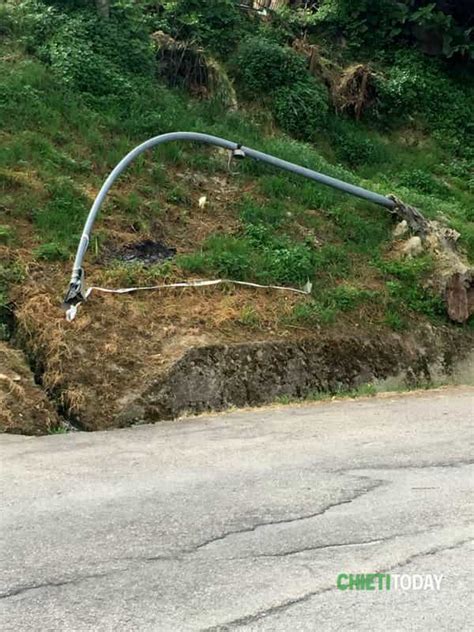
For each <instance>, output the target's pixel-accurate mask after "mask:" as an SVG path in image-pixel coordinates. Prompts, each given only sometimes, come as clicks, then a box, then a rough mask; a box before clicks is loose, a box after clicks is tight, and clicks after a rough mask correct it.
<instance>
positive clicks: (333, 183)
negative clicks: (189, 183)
mask: <svg viewBox="0 0 474 632" xmlns="http://www.w3.org/2000/svg"><path fill="white" fill-rule="evenodd" d="M181 140H186V141H195V142H200V143H205V144H208V145H215V146H216V147H223V148H224V149H228V150H229V151H231V152H232V153H233V155H234V156H235V157H236V158H245V157H249V158H253V159H254V160H261V161H262V162H266V163H267V164H269V165H273V166H274V167H278V168H279V169H284V170H285V171H289V172H291V173H296V174H298V175H300V176H303V177H305V178H309V179H310V180H315V181H316V182H319V183H321V184H324V185H326V186H330V187H333V188H334V189H338V190H339V191H343V192H345V193H349V194H351V195H355V196H357V197H359V198H363V199H364V200H368V201H369V202H374V203H375V204H379V205H381V206H385V207H386V208H389V209H393V208H394V206H395V202H394V201H393V200H391V199H390V198H388V197H385V196H383V195H379V194H378V193H374V192H372V191H368V190H367V189H363V188H362V187H358V186H354V185H353V184H348V183H347V182H343V181H342V180H338V179H337V178H331V177H330V176H326V175H324V174H323V173H318V172H317V171H313V170H312V169H307V168H306V167H301V166H300V165H296V164H294V163H292V162H287V161H286V160H281V159H280V158H276V157H275V156H271V155H269V154H264V153H262V152H261V151H257V150H255V149H251V148H250V147H243V146H242V145H240V144H238V143H234V142H232V141H230V140H226V139H225V138H219V137H218V136H210V135H209V134H199V133H197V132H172V133H169V134H161V135H160V136H155V137H154V138H150V139H149V140H147V141H145V142H144V143H142V144H141V145H138V146H137V147H135V149H132V151H131V152H129V153H128V154H127V155H126V156H125V157H124V158H122V160H121V161H120V162H119V163H118V165H117V166H116V167H115V168H114V169H113V170H112V171H111V172H110V174H109V176H108V177H107V179H106V180H105V182H104V184H103V185H102V187H101V189H100V191H99V193H98V194H97V197H96V198H95V200H94V203H93V205H92V207H91V210H90V211H89V215H88V216H87V220H86V223H85V225H84V229H83V232H82V236H81V239H80V242H79V246H78V248H77V252H76V258H75V260H74V265H73V269H72V274H71V281H70V284H69V288H68V291H67V294H66V297H65V299H64V306H65V307H71V306H72V305H77V304H78V303H81V302H83V301H84V300H85V296H84V288H83V282H84V269H83V265H82V264H83V261H84V257H85V254H86V251H87V248H88V247H89V242H90V237H91V233H92V228H93V226H94V222H95V220H96V218H97V215H98V213H99V210H100V208H101V206H102V204H103V202H104V200H105V197H106V195H107V193H108V192H109V190H110V188H111V186H112V184H113V183H114V182H115V180H116V179H117V178H118V177H119V175H120V174H121V173H122V171H124V170H125V169H126V168H127V167H128V165H129V164H130V163H131V162H132V161H133V160H134V159H135V158H136V157H137V156H139V155H140V154H141V153H143V152H144V151H146V150H147V149H151V148H152V147H157V146H158V145H162V144H163V143H170V142H173V141H181Z"/></svg>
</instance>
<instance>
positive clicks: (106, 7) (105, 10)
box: [95, 0, 110, 19]
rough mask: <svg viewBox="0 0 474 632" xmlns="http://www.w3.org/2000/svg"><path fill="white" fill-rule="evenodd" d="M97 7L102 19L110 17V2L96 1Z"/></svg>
mask: <svg viewBox="0 0 474 632" xmlns="http://www.w3.org/2000/svg"><path fill="white" fill-rule="evenodd" d="M95 5H96V7H97V13H98V14H99V15H100V17H102V18H105V19H108V17H109V15H110V0H95Z"/></svg>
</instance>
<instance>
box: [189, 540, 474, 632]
mask: <svg viewBox="0 0 474 632" xmlns="http://www.w3.org/2000/svg"><path fill="white" fill-rule="evenodd" d="M473 541H474V539H473V538H467V539H464V540H460V541H458V542H455V543H454V544H451V545H449V546H437V547H433V548H432V549H428V550H427V551H422V552H420V553H414V554H413V555H410V556H409V557H407V558H406V559H405V560H403V561H402V562H398V563H396V564H393V565H392V566H389V567H388V568H384V569H380V570H378V571H374V573H389V572H390V571H393V570H395V569H398V568H403V567H405V566H408V565H409V564H411V563H412V562H413V561H414V560H417V559H420V558H422V557H429V556H433V555H437V554H438V553H443V552H444V551H452V550H454V549H457V548H460V547H462V546H464V545H465V544H468V543H470V542H473ZM333 590H337V587H336V585H335V583H334V584H332V585H331V586H325V587H323V588H320V589H318V590H313V591H310V592H307V593H304V594H303V595H301V596H300V597H295V598H294V599H286V600H285V601H282V602H281V603H278V604H276V605H274V606H271V607H270V608H265V609H262V610H258V611H257V612H255V613H253V614H249V615H245V616H243V617H239V618H237V619H232V620H231V621H226V622H225V623H220V624H217V625H215V626H211V627H208V628H204V629H201V630H200V632H225V631H226V630H231V629H233V628H238V627H242V626H244V625H248V624H250V623H255V622H256V621H259V620H261V619H266V618H268V617H272V616H274V615H276V614H278V613H280V612H283V611H285V610H288V609H289V608H292V607H293V606H296V605H298V604H301V603H305V602H306V601H309V600H310V599H312V598H313V597H317V596H319V595H322V594H324V593H327V592H331V591H333Z"/></svg>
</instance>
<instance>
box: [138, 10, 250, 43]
mask: <svg viewBox="0 0 474 632" xmlns="http://www.w3.org/2000/svg"><path fill="white" fill-rule="evenodd" d="M149 4H151V5H152V7H151V9H152V11H150V18H149V22H150V24H151V26H152V28H153V29H154V30H157V29H159V30H163V31H165V32H166V33H170V34H171V35H172V36H173V37H176V38H177V39H179V40H184V41H188V42H189V41H192V42H194V43H196V44H198V45H201V46H204V47H205V48H207V49H208V50H210V51H211V52H213V53H217V54H219V55H227V54H228V53H229V52H230V51H232V50H233V49H234V48H235V46H236V44H237V42H238V41H239V40H240V39H241V38H242V36H243V34H244V32H245V30H247V29H248V28H249V25H247V24H246V23H245V19H244V15H243V13H242V12H241V11H239V7H238V3H237V2H234V0H212V2H210V1H209V0H161V1H160V2H159V3H149ZM153 4H154V5H155V6H154V7H153ZM157 4H158V5H159V10H158V11H156V5H157ZM153 9H155V11H153Z"/></svg>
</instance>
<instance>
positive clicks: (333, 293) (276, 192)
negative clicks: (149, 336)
mask: <svg viewBox="0 0 474 632" xmlns="http://www.w3.org/2000/svg"><path fill="white" fill-rule="evenodd" d="M0 56H1V61H0V77H1V79H0V96H1V99H0V100H1V102H2V105H1V109H0V120H1V126H2V128H1V131H0V134H1V148H0V186H1V194H2V198H1V207H0V210H1V219H0V225H1V227H0V244H1V243H3V245H4V246H7V248H3V251H2V253H3V263H2V268H1V269H0V293H1V292H3V298H0V306H1V302H2V301H3V304H4V305H5V304H6V303H7V298H6V292H7V285H8V284H9V283H10V282H12V281H13V282H15V281H17V280H19V279H21V277H22V275H24V274H25V271H27V270H31V269H34V270H38V269H40V270H41V274H42V275H45V277H46V278H48V275H51V279H53V278H54V279H55V281H54V283H55V284H56V283H57V281H56V279H57V278H58V270H59V271H61V270H64V282H66V281H67V272H66V271H67V270H68V268H69V265H70V264H69V261H68V260H69V259H70V257H71V256H72V253H73V251H74V247H75V246H76V244H77V239H78V235H79V233H80V229H81V227H82V224H83V221H84V218H85V216H86V214H87V210H88V207H89V205H90V203H91V201H92V199H93V196H94V194H95V193H96V192H97V190H98V187H99V186H100V184H101V182H102V180H103V178H104V177H105V176H106V174H107V173H108V171H109V170H110V169H111V168H112V167H113V166H114V165H115V164H116V162H117V161H118V160H119V159H120V158H121V157H122V156H123V155H124V154H125V153H126V152H127V151H128V150H129V149H130V148H131V147H133V146H134V145H135V144H137V143H138V142H140V141H142V140H144V139H145V138H147V137H149V136H151V135H156V134H159V133H162V132H166V131H171V130H196V131H206V132H210V133H215V134H218V135H221V136H224V137H227V138H229V139H233V140H237V141H240V142H243V143H245V144H247V145H250V146H253V147H255V148H258V149H262V150H264V151H267V152H269V153H272V154H275V155H277V156H279V157H281V158H285V159H287V160H291V161H294V162H298V163H300V164H303V165H306V166H309V167H312V168H315V169H317V170H321V171H323V172H325V173H328V174H330V175H335V176H337V177H340V178H342V179H345V180H348V181H350V182H355V183H358V184H362V185H363V186H366V187H368V188H371V189H373V190H376V191H379V192H382V193H389V192H392V193H396V194H398V195H399V196H400V197H402V198H403V199H404V200H405V201H407V202H409V203H413V204H416V205H417V206H419V207H420V208H421V209H422V210H423V212H424V213H425V214H426V215H427V216H429V217H436V216H438V215H443V216H444V217H445V218H446V219H447V220H448V222H449V223H451V224H452V225H453V226H454V227H456V228H457V229H458V230H460V231H461V233H462V236H463V242H464V243H465V246H466V247H467V248H468V249H469V250H470V251H471V254H472V251H473V248H474V231H473V229H472V223H469V219H470V216H469V213H471V212H472V211H471V210H470V209H471V206H472V197H471V196H470V193H469V189H468V186H467V184H466V179H465V178H464V177H462V175H461V176H455V175H451V176H448V175H446V174H447V172H448V170H447V169H446V165H447V164H448V163H449V161H450V156H449V155H448V154H446V153H445V152H444V151H443V148H442V147H441V146H440V145H439V144H437V143H436V142H435V141H434V140H433V139H431V138H429V137H426V136H425V135H423V134H422V133H420V132H417V131H413V130H410V129H406V130H400V131H399V132H398V133H396V134H395V133H392V134H391V135H390V136H383V135H380V134H379V133H378V132H375V131H373V130H366V129H364V128H363V127H361V126H359V127H357V126H356V127H355V132H354V133H355V135H356V136H357V134H358V135H359V136H360V137H361V136H362V135H364V136H368V137H370V138H372V140H373V141H374V144H375V146H376V147H377V151H376V152H375V155H374V153H373V152H368V153H367V155H365V156H364V155H363V154H362V155H359V154H358V150H357V144H356V147H348V146H347V141H345V142H344V143H343V144H341V145H339V146H338V144H337V143H333V144H329V142H328V139H327V138H324V137H322V138H321V143H320V145H319V146H310V145H307V144H304V143H301V142H297V141H295V140H292V139H289V138H288V137H285V136H283V135H281V134H279V133H278V132H277V131H275V130H274V129H272V126H271V124H269V123H268V122H266V123H265V122H264V123H259V124H258V123H256V122H254V121H251V120H250V116H244V115H240V114H224V113H223V112H221V111H219V110H218V109H217V108H215V107H213V106H208V105H206V104H205V103H199V102H193V101H191V100H189V99H188V98H187V97H185V96H184V95H182V94H179V93H174V92H171V91H169V90H167V89H165V88H163V87H160V86H151V85H145V86H144V89H143V94H141V95H137V96H136V98H135V100H134V101H132V102H129V103H127V104H126V105H124V104H123V102H120V101H118V100H113V99H107V100H101V101H98V100H95V101H93V102H88V101H87V100H86V99H85V97H83V96H80V95H77V94H74V93H71V92H68V91H67V90H66V89H65V88H63V87H62V86H61V85H60V84H59V83H58V82H57V81H56V80H55V79H54V77H53V76H52V74H51V72H50V71H49V70H48V69H47V68H46V67H45V66H43V65H42V64H41V63H40V62H38V61H36V60H34V59H31V58H28V57H27V56H26V55H25V54H24V53H23V52H22V51H21V49H20V48H19V47H16V46H15V45H14V43H12V42H5V43H4V44H3V45H2V47H1V49H0ZM260 118H261V117H260ZM341 125H345V123H344V122H343V121H342V122H341ZM347 126H348V127H350V128H351V131H354V129H353V128H354V124H352V123H347ZM354 156H355V157H354ZM348 165H352V167H351V169H352V170H351V169H350V168H349V166H348ZM234 169H235V174H233V175H229V173H228V169H227V156H226V155H225V154H222V153H219V152H217V151H215V150H209V149H204V148H195V147H192V148H191V147H190V146H178V145H170V146H167V147H165V148H163V149H160V150H158V151H156V152H154V153H153V154H149V155H147V156H144V157H143V158H140V159H139V160H138V161H136V163H135V164H134V165H133V166H132V168H131V169H129V171H128V172H127V174H126V175H125V176H123V177H122V179H121V181H120V183H119V184H118V186H116V188H115V189H114V191H113V193H112V195H111V196H110V198H109V201H108V203H107V205H106V209H105V213H104V214H103V216H102V218H101V221H100V222H99V224H98V226H97V229H96V233H95V239H94V241H93V244H92V248H91V253H90V254H89V258H90V259H89V260H91V259H92V260H95V261H96V262H97V263H100V268H99V267H97V268H95V272H94V275H95V278H94V280H97V281H102V282H104V281H105V282H107V281H108V282H114V283H116V284H117V285H119V284H122V283H125V282H126V283H132V282H141V281H147V282H149V281H150V280H152V279H157V278H163V277H166V278H178V277H182V276H190V275H194V276H214V275H223V276H228V277H232V278H235V279H244V280H254V281H260V282H264V283H282V284H293V285H302V284H304V283H305V281H306V280H307V278H310V279H311V280H312V281H313V282H314V298H313V300H310V301H308V300H303V301H297V302H296V303H295V304H294V305H292V307H291V310H290V311H288V309H286V310H284V313H282V314H280V315H278V316H277V317H276V323H274V326H276V327H279V326H282V327H285V326H287V325H290V326H291V325H295V326H300V325H301V326H304V327H309V328H312V327H314V326H321V325H322V326H325V325H329V324H331V323H334V322H342V321H344V320H349V321H351V322H352V323H356V324H359V323H361V324H362V325H363V326H367V325H368V324H369V323H370V324H373V325H388V326H390V327H392V328H395V329H403V328H404V327H407V326H408V324H409V322H410V321H411V320H412V319H419V318H420V314H421V315H422V316H421V317H423V318H424V317H428V318H430V319H434V320H437V319H442V318H443V317H442V316H441V313H442V307H441V306H440V302H439V300H438V299H436V298H434V297H432V296H431V295H430V294H429V293H428V292H425V291H424V290H423V289H421V286H420V281H421V280H422V279H423V276H424V275H425V274H427V273H428V271H429V268H430V261H429V259H427V258H426V257H421V258H419V259H417V260H414V261H394V259H393V256H392V254H391V252H390V251H391V247H392V242H391V228H392V224H391V220H390V218H389V216H388V214H387V213H386V211H384V210H383V209H380V208H377V207H375V206H371V205H370V204H367V203H365V202H363V201H360V200H356V199H354V198H351V197H349V196H344V195H342V194H339V193H336V192H334V191H332V190H330V189H327V188H324V187H322V186H318V185H316V184H312V183H310V182H305V181H304V180H301V179H298V178H297V177H290V176H288V175H287V174H284V173H277V172H275V171H274V170H271V169H269V168H266V167H264V166H262V165H259V164H256V163H252V162H250V161H246V162H244V163H239V165H234ZM427 174H431V175H427ZM203 193H205V194H206V195H207V196H208V199H209V204H208V206H207V208H206V209H204V210H199V209H198V207H197V199H198V198H199V196H200V195H201V194H203ZM146 235H150V236H152V237H158V238H165V240H166V241H167V242H168V245H171V246H176V247H177V248H178V257H177V259H176V262H175V263H173V264H171V265H166V266H162V267H159V268H158V267H154V268H151V269H143V268H140V267H139V266H138V267H132V268H130V267H127V268H124V267H123V266H120V265H117V264H114V263H110V262H109V263H107V261H104V259H103V257H104V253H105V252H107V251H108V250H109V249H110V248H111V247H112V246H117V245H120V244H121V243H124V242H127V241H133V240H135V239H137V238H138V237H142V236H146ZM58 262H59V263H58ZM61 262H62V263H61ZM51 283H53V281H51ZM2 288H3V289H2ZM61 289H62V288H61ZM58 291H60V289H59V288H58V287H56V286H55V292H58ZM0 296H1V294H0ZM0 309H1V307H0ZM3 313H4V314H5V308H4V310H3ZM262 318H263V320H264V316H263V317H262V315H261V314H260V313H259V310H258V309H256V308H254V307H253V306H246V307H245V308H243V310H242V313H241V314H240V315H239V318H238V319H237V320H239V321H240V322H241V323H242V324H243V325H244V326H246V327H253V328H256V329H258V327H259V324H260V322H261V321H262ZM243 335H244V334H243Z"/></svg>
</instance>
